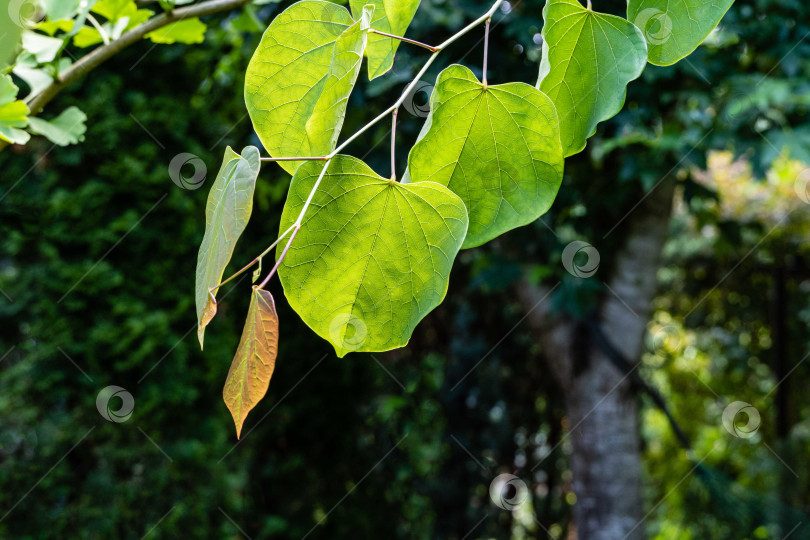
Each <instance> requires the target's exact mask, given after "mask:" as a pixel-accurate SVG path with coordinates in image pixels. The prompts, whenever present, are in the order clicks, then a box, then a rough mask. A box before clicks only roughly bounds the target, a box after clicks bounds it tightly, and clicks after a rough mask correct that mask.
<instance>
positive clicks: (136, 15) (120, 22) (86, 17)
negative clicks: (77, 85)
mask: <svg viewBox="0 0 810 540" xmlns="http://www.w3.org/2000/svg"><path fill="white" fill-rule="evenodd" d="M192 1H193V0H166V1H161V2H160V4H159V5H160V7H162V8H163V9H164V10H171V9H173V8H174V7H175V6H180V5H183V4H189V3H191V2H192ZM156 14H157V13H156V12H154V11H152V10H150V9H142V8H140V7H138V4H136V2H135V0H97V1H92V0H38V1H31V0H26V1H23V2H20V1H16V2H11V3H10V4H9V6H8V15H9V21H7V23H6V22H4V26H3V28H2V30H4V35H5V34H7V33H10V32H11V30H15V31H16V36H17V38H18V39H19V41H18V42H16V43H13V47H12V48H11V50H12V52H13V53H14V54H13V56H12V55H11V54H9V56H11V58H6V54H5V51H4V54H3V57H2V58H0V67H2V68H3V74H2V75H0V141H2V142H4V143H12V144H26V143H27V142H28V141H29V139H30V138H31V135H42V136H44V137H45V138H47V139H48V140H50V141H51V142H52V143H54V144H56V145H59V146H67V145H69V144H76V143H78V142H81V141H83V140H84V133H85V131H86V126H85V121H86V120H87V117H86V116H85V114H84V113H83V112H81V111H80V110H79V109H78V108H76V107H69V108H68V109H66V110H64V111H62V112H61V113H60V114H58V115H57V116H55V117H53V118H51V119H49V120H44V119H41V118H38V117H35V115H36V114H37V113H38V112H39V111H38V110H36V107H35V110H33V111H32V110H30V108H29V104H32V105H33V104H35V103H36V98H37V96H39V95H40V94H42V92H43V91H45V90H46V89H48V88H50V87H52V86H53V85H55V84H59V82H60V81H61V80H62V79H61V75H62V74H63V73H64V72H65V71H66V70H69V69H70V67H71V66H72V65H73V64H74V61H73V58H72V57H71V56H70V55H68V54H66V52H65V49H66V47H67V46H68V45H72V46H74V47H78V48H82V49H85V48H89V47H93V46H96V45H101V44H103V45H107V46H109V45H111V44H113V43H114V42H115V41H116V40H118V39H119V38H120V37H121V36H122V35H123V34H124V33H125V32H127V31H129V30H131V29H133V28H135V27H137V26H139V25H141V24H143V23H145V22H147V21H148V20H149V19H151V18H152V17H153V16H155V15H156ZM2 16H3V18H5V13H3V14H2ZM6 26H8V29H7V28H5V27H6ZM205 31H206V25H205V24H204V23H202V22H201V21H200V20H199V19H198V18H188V19H183V20H179V21H176V22H173V23H170V24H167V25H165V26H163V27H161V28H158V29H157V30H155V31H153V32H150V33H147V34H145V36H144V37H145V38H146V39H149V40H150V41H152V42H153V43H160V44H164V43H165V44H169V43H200V42H202V41H203V38H204V35H205ZM4 43H5V41H4ZM9 44H10V45H11V44H12V43H9ZM9 60H11V63H10V65H5V63H6V62H7V61H9ZM12 76H13V77H15V78H16V79H17V81H18V83H15V80H14V79H13V78H12ZM19 82H21V83H23V84H24V85H25V86H26V87H27V90H28V91H27V94H26V95H24V96H22V95H19V88H18V84H19Z"/></svg>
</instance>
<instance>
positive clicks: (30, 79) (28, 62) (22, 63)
mask: <svg viewBox="0 0 810 540" xmlns="http://www.w3.org/2000/svg"><path fill="white" fill-rule="evenodd" d="M66 62H69V60H66ZM60 63H62V64H64V62H61V61H60ZM37 66H38V63H37V59H36V58H35V57H34V55H32V54H30V53H28V52H26V51H23V52H21V53H20V55H19V56H18V57H17V62H16V63H15V65H14V69H13V70H12V73H14V75H16V76H17V77H19V78H20V79H22V80H23V81H24V82H25V84H27V85H28V90H29V92H28V95H27V96H26V97H25V98H23V99H25V100H27V99H30V98H31V97H32V96H35V95H37V94H39V93H40V92H41V91H42V90H44V89H45V88H47V87H48V85H50V84H51V83H52V82H53V77H51V74H50V73H49V72H48V71H46V70H45V69H38V68H37Z"/></svg>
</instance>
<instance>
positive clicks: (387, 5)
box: [351, 0, 419, 79]
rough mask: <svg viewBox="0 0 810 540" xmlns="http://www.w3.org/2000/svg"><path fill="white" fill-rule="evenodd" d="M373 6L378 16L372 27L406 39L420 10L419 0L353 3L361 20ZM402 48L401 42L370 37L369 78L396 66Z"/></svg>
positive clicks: (369, 0)
mask: <svg viewBox="0 0 810 540" xmlns="http://www.w3.org/2000/svg"><path fill="white" fill-rule="evenodd" d="M368 4H372V5H373V6H374V17H373V18H372V20H371V27H372V28H373V29H375V30H379V31H381V32H386V33H388V34H393V35H395V36H404V35H405V31H406V30H407V29H408V25H409V24H411V21H412V20H413V16H414V15H415V14H416V10H417V8H418V7H419V0H351V8H352V13H353V14H354V16H355V18H359V17H360V16H361V14H362V11H363V8H364V7H365V6H366V5H368ZM397 47H399V40H398V39H392V38H389V37H385V36H381V35H379V34H370V35H369V36H368V46H367V47H366V57H367V58H368V78H369V79H375V78H377V77H379V76H380V75H384V74H385V72H387V71H388V70H389V69H391V68H392V67H393V66H394V55H395V54H396V52H397Z"/></svg>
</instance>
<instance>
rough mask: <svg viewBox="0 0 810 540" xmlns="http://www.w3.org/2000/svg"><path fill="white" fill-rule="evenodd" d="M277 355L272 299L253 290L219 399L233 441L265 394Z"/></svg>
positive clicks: (263, 293)
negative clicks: (227, 415)
mask: <svg viewBox="0 0 810 540" xmlns="http://www.w3.org/2000/svg"><path fill="white" fill-rule="evenodd" d="M277 354H278V315H277V314H276V305H275V303H274V302H273V295H271V294H270V293H269V292H268V291H265V290H263V289H259V288H258V287H253V296H252V297H251V299H250V308H249V309H248V316H247V320H246V321H245V328H244V330H243V331H242V338H241V339H240V340H239V347H238V348H237V350H236V355H235V356H234V357H233V362H232V363H231V369H230V370H229V371H228V378H227V379H226V380H225V388H223V389H222V398H223V399H224V400H225V405H227V406H228V410H229V411H231V416H233V421H234V424H236V437H237V438H239V437H241V435H242V425H243V424H244V422H245V418H246V417H247V415H248V413H249V412H250V411H251V410H253V408H254V407H255V406H256V404H257V403H259V401H261V399H262V398H263V397H264V395H265V394H266V393H267V387H268V386H269V385H270V378H271V377H272V376H273V370H274V369H275V367H276V355H277Z"/></svg>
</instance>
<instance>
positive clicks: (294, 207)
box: [197, 0, 733, 356]
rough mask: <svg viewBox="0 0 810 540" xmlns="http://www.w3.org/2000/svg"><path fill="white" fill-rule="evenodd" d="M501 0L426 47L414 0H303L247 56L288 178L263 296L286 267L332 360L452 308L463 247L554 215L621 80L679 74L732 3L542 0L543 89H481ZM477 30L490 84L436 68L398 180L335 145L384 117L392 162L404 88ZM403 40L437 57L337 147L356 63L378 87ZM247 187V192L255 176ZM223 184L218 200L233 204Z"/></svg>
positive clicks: (225, 227)
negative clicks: (568, 173)
mask: <svg viewBox="0 0 810 540" xmlns="http://www.w3.org/2000/svg"><path fill="white" fill-rule="evenodd" d="M502 1H503V0H497V1H495V2H494V3H493V4H492V7H491V8H490V9H489V11H487V12H486V13H485V14H484V15H483V16H482V17H481V18H480V19H478V20H477V21H475V22H474V23H472V24H471V25H469V26H467V27H465V28H464V29H462V30H461V31H459V33H457V34H456V35H455V36H453V37H451V38H450V39H448V40H447V41H446V42H444V43H443V44H441V45H438V46H435V47H431V46H428V45H425V44H421V43H419V42H416V41H414V40H410V39H406V38H403V37H399V36H401V35H402V34H404V33H405V31H406V30H407V27H408V25H409V23H410V21H411V19H412V18H413V16H414V14H415V12H416V9H417V7H418V4H419V1H418V0H405V1H401V2H396V3H391V2H385V1H383V0H376V1H368V2H363V1H362V0H358V1H357V2H355V1H354V0H352V2H351V5H350V7H351V12H350V11H349V10H347V9H346V8H344V7H342V6H339V5H337V4H334V3H332V2H327V1H324V0H302V1H300V2H297V3H296V4H293V5H292V6H290V7H289V8H288V9H286V10H285V11H284V12H282V13H281V14H279V15H278V16H277V17H276V18H275V19H274V20H273V21H272V23H271V24H270V26H269V27H268V28H267V30H266V31H265V33H264V35H263V37H262V40H261V43H260V44H259V46H258V48H257V49H256V52H255V54H254V56H253V58H252V59H251V61H250V64H249V66H248V69H247V74H246V82H245V101H246V104H247V109H248V113H249V114H250V117H251V120H252V122H253V127H254V129H255V131H256V134H257V135H258V137H259V139H260V140H261V142H262V144H263V145H264V147H265V149H266V150H267V152H268V153H269V154H270V156H271V157H269V158H263V159H264V160H266V161H277V162H279V164H280V165H281V166H282V167H283V168H284V169H285V170H286V171H288V172H289V173H291V174H292V175H293V177H292V181H291V184H290V188H289V194H288V197H287V201H286V204H285V206H284V211H283V215H282V219H281V229H280V230H281V234H280V238H279V240H281V239H282V238H284V237H286V236H287V235H289V239H288V240H287V243H286V245H285V247H284V249H283V250H278V251H277V255H276V265H275V267H274V268H273V270H271V271H270V274H269V275H268V276H267V278H266V279H265V280H264V281H263V282H262V283H261V284H260V285H259V288H260V289H261V288H262V287H263V286H264V285H265V284H266V283H267V282H268V280H269V279H270V277H272V275H273V274H274V272H276V271H278V274H279V278H280V280H281V283H282V285H283V287H284V292H285V295H286V297H287V299H288V301H289V303H290V305H291V306H292V308H293V309H294V310H295V311H296V312H297V313H298V314H299V315H300V316H301V318H302V319H303V321H304V322H305V323H306V324H307V325H308V326H310V327H311V328H312V329H313V330H314V331H315V333H317V334H318V335H320V336H321V337H323V338H324V339H326V340H328V341H329V342H330V343H331V344H332V345H333V346H334V347H335V351H336V353H337V354H338V356H343V355H345V354H346V353H348V352H352V351H367V352H377V351H385V350H390V349H393V348H397V347H402V346H404V345H406V344H407V342H408V340H409V338H410V336H411V334H412V332H413V330H414V328H415V327H416V325H417V324H418V322H419V321H420V320H421V319H422V318H424V317H425V316H426V315H427V314H428V313H429V312H430V311H431V310H433V309H434V308H435V307H436V306H437V305H438V304H439V303H441V301H442V300H443V298H444V296H445V293H446V291H447V287H448V280H449V275H450V270H451V268H452V265H453V261H454V259H455V257H456V255H457V254H458V252H459V250H461V249H467V248H472V247H476V246H480V245H482V244H485V243H486V242H488V241H490V240H492V239H494V238H496V237H498V236H500V235H502V234H504V233H506V232H508V231H510V230H512V229H514V228H516V227H520V226H523V225H526V224H528V223H531V222H533V221H535V220H536V219H537V218H539V217H540V216H541V215H543V214H544V213H545V212H547V211H548V209H549V208H550V207H551V205H552V203H553V202H554V199H555V197H556V195H557V192H558V190H559V189H560V185H561V182H562V178H563V169H564V161H565V158H567V157H569V156H571V155H574V154H576V153H578V152H580V151H582V150H583V149H584V148H585V145H586V142H587V140H588V138H589V137H591V136H592V135H593V134H594V133H595V131H596V128H597V125H598V124H599V123H600V122H603V121H605V120H607V119H609V118H611V117H612V116H614V115H616V114H617V113H618V112H619V111H620V110H621V108H622V106H623V105H624V101H625V95H626V89H627V86H628V84H629V83H630V82H631V81H633V80H635V79H637V78H638V77H639V76H640V75H641V73H642V71H643V69H644V67H645V66H646V65H647V63H653V64H657V65H668V64H672V63H674V62H676V61H677V60H679V59H680V58H682V57H684V56H686V55H687V54H689V53H690V52H691V51H693V50H694V49H695V48H696V47H697V46H698V45H699V44H700V43H701V42H702V41H703V40H704V39H705V38H706V37H707V36H708V34H709V33H710V32H711V31H712V30H713V29H714V28H715V26H716V25H717V24H718V23H719V21H720V19H721V18H722V16H723V14H724V13H725V12H726V10H728V8H729V7H730V5H731V3H732V1H733V0H722V1H721V0H712V1H709V2H703V1H697V0H630V1H629V3H628V18H627V19H625V18H622V17H617V16H614V15H607V14H602V13H599V12H596V11H594V10H593V9H592V8H591V7H590V3H589V5H588V6H587V7H585V6H583V5H581V4H580V3H579V2H577V1H576V0H547V1H546V5H545V9H544V10H543V17H544V22H545V24H544V28H543V32H542V37H543V51H542V59H541V63H540V68H539V71H540V76H539V80H538V82H537V85H536V86H530V85H527V84H524V83H520V82H507V83H505V84H497V85H490V84H489V83H488V82H487V80H486V71H487V70H486V63H487V54H488V51H487V49H488V46H489V43H488V42H489V40H488V33H489V25H490V20H491V18H492V16H493V15H494V14H495V13H496V11H497V9H498V8H499V7H500V5H501V3H502ZM392 6H395V7H392ZM482 26H484V27H485V40H484V42H485V46H484V49H485V50H484V69H483V70H482V71H483V77H482V80H479V79H478V78H477V77H476V75H475V74H474V73H473V72H472V71H471V70H470V69H469V68H467V67H464V66H461V65H451V66H450V67H448V68H446V69H445V70H444V71H442V72H441V74H440V75H439V76H438V79H437V81H436V84H435V86H434V88H433V91H432V95H431V98H430V113H429V115H428V117H427V119H426V121H425V124H424V126H423V128H422V130H421V133H420V135H419V137H418V140H417V142H416V143H415V145H414V146H413V148H412V149H411V151H410V154H409V157H408V169H407V171H406V172H405V174H404V175H403V177H402V178H401V180H400V181H399V182H398V181H397V178H396V174H395V172H394V171H392V174H391V177H390V178H383V177H381V176H380V175H378V174H377V173H376V172H375V171H373V170H371V168H370V167H369V166H368V165H366V164H365V163H363V162H362V161H361V160H359V159H357V158H354V157H351V156H348V155H344V154H342V153H341V152H342V151H343V150H344V148H345V147H346V146H347V145H348V144H349V143H350V142H352V140H354V138H355V137H357V136H358V135H359V134H360V133H362V132H363V131H364V130H366V129H367V128H368V127H370V126H371V125H374V124H375V123H377V122H379V121H380V120H382V119H384V118H387V117H389V115H390V116H391V117H392V118H393V130H392V132H393V138H392V164H393V148H394V146H395V142H396V139H395V135H396V116H397V111H398V108H399V107H400V106H401V105H402V104H403V102H404V99H405V96H407V95H408V93H409V92H410V91H411V90H412V89H413V87H414V85H415V84H417V83H418V82H419V78H420V77H421V76H422V75H423V74H424V73H425V72H426V70H427V68H428V67H429V66H430V64H431V63H432V62H433V60H434V59H435V58H436V56H437V55H439V54H440V53H441V52H442V51H443V49H444V48H445V47H446V46H447V45H449V44H450V43H452V42H453V41H454V40H455V39H457V38H458V37H460V36H461V35H463V34H465V33H467V32H469V31H471V30H473V29H476V28H479V27H482ZM399 41H404V42H407V43H410V44H416V45H421V46H423V47H425V48H427V49H429V50H431V51H432V53H433V54H432V55H431V56H430V58H429V60H428V61H427V62H426V64H425V67H424V68H423V69H422V71H421V72H420V73H419V74H418V75H417V76H416V77H415V79H414V81H413V82H412V83H411V84H410V85H409V86H408V87H407V88H406V89H405V91H404V92H403V95H402V97H400V98H399V99H398V100H397V101H396V102H395V103H394V105H393V106H392V107H391V108H389V109H388V110H387V111H385V112H384V113H383V114H382V115H380V116H379V117H377V118H375V119H374V120H372V121H371V122H370V123H369V124H367V125H366V127H364V128H362V129H361V130H360V132H358V133H356V134H355V135H353V136H351V137H349V138H348V139H347V140H346V141H344V142H343V143H342V144H340V145H338V138H339V135H340V131H341V128H342V125H343V120H344V117H345V114H346V108H347V103H348V100H349V96H350V94H351V92H352V89H353V88H354V86H355V83H356V81H357V77H358V76H359V74H360V72H361V66H362V60H363V58H364V57H365V58H367V60H368V61H367V67H368V77H369V79H373V78H376V77H379V76H381V75H383V74H384V73H385V72H387V71H388V70H390V69H391V67H392V65H393V60H394V53H395V51H396V48H397V46H398V45H399V43H398V42H399ZM249 152H250V154H251V155H255V154H256V152H257V151H256V150H255V149H252V148H251V149H250V151H249ZM227 159H234V156H226V160H227ZM241 159H243V160H245V159H248V157H247V154H243V156H242V158H241ZM252 159H253V160H255V159H256V158H252ZM392 168H393V165H392ZM251 171H252V169H251ZM256 173H257V174H258V171H256ZM251 178H252V179H253V180H252V181H251V182H250V183H251V184H252V183H253V182H255V176H253V173H252V172H251ZM220 182H221V179H218V180H217V184H215V186H214V189H212V192H211V196H210V198H209V208H210V207H211V205H212V204H213V205H214V206H217V205H222V206H223V207H227V208H230V207H232V206H233V203H234V201H233V200H232V199H230V198H228V197H230V195H229V194H228V193H229V192H227V191H225V190H222V189H220V188H219V187H218V186H219V184H220ZM218 215H219V216H220V217H223V216H224V217H226V218H227V214H218ZM211 228H216V229H218V230H219V231H220V234H227V235H228V237H229V239H231V240H232V241H235V238H234V236H233V235H234V234H235V235H237V236H238V233H239V231H240V230H241V228H243V223H242V221H241V220H240V221H239V222H238V223H236V222H234V223H231V224H227V223H222V222H217V223H214V222H212V221H211V220H210V219H209V220H208V225H207V231H208V230H210V229H211ZM206 234H207V235H208V232H207V233H206ZM206 237H208V236H206ZM279 240H277V241H276V243H278V242H279ZM274 245H275V243H274ZM203 247H204V248H205V249H204V250H203V249H201V251H200V260H199V263H198V264H199V265H202V266H203V267H204V266H205V265H207V264H211V261H214V260H215V261H216V270H217V271H216V272H214V273H213V276H214V277H217V279H218V278H219V277H221V274H222V270H224V267H225V265H226V264H227V261H228V259H229V258H230V252H231V251H232V244H231V243H228V245H227V247H228V249H227V250H225V251H221V252H212V251H211V244H210V243H209V244H204V246H203ZM271 247H273V246H271ZM257 260H261V256H260V257H258V258H257ZM248 266H250V265H248ZM199 268H200V267H199V266H198V276H199ZM246 268H247V267H246ZM243 271H244V270H243ZM237 275H238V274H237ZM216 281H217V280H212V279H210V276H209V278H206V279H203V280H198V284H197V298H198V317H199V321H200V326H201V327H203V326H204V325H205V324H207V322H208V321H209V320H210V318H208V319H206V315H205V312H206V310H205V305H206V303H207V302H209V300H210V299H212V298H213V296H211V292H212V291H213V290H214V288H216V287H217V286H218V285H217V283H216Z"/></svg>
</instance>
